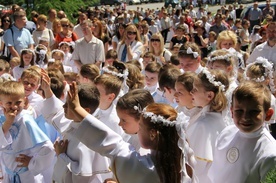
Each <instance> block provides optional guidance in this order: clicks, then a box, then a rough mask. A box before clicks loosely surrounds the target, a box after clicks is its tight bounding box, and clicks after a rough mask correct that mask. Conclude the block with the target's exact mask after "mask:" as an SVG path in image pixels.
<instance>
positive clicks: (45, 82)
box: [40, 69, 51, 92]
mask: <svg viewBox="0 0 276 183" xmlns="http://www.w3.org/2000/svg"><path fill="white" fill-rule="evenodd" d="M50 81H51V79H50V77H49V76H48V74H47V72H46V71H45V70H44V69H41V84H40V88H41V89H42V90H43V91H44V92H45V91H47V90H51V87H50Z"/></svg>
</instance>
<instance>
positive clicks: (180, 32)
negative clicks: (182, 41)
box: [175, 29, 184, 36]
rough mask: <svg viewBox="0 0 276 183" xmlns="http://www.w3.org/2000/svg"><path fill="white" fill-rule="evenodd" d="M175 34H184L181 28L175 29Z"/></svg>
mask: <svg viewBox="0 0 276 183" xmlns="http://www.w3.org/2000/svg"><path fill="white" fill-rule="evenodd" d="M175 34H176V35H177V36H183V35H184V31H183V30H182V29H176V30H175Z"/></svg>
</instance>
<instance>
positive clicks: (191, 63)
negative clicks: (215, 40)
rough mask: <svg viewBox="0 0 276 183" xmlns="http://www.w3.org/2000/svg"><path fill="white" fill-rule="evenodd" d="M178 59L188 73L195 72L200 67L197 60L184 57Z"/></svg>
mask: <svg viewBox="0 0 276 183" xmlns="http://www.w3.org/2000/svg"><path fill="white" fill-rule="evenodd" d="M178 59H179V63H180V66H181V68H182V69H183V70H184V71H186V72H187V71H191V72H195V71H196V70H197V69H198V67H199V65H200V63H199V61H198V60H197V59H192V58H183V57H179V58H178Z"/></svg>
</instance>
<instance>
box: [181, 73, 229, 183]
mask: <svg viewBox="0 0 276 183" xmlns="http://www.w3.org/2000/svg"><path fill="white" fill-rule="evenodd" d="M227 86H228V77H227V75H226V74H225V73H224V72H222V71H219V70H211V71H209V70H208V69H207V68H203V70H202V72H201V73H200V74H199V75H197V76H196V77H195V78H194V83H193V90H192V92H191V94H192V101H193V105H194V106H198V107H202V110H201V111H200V112H199V113H197V114H196V115H195V116H194V117H193V120H190V121H189V126H188V127H187V131H186V133H187V140H188V142H189V143H190V146H191V148H192V149H193V150H194V153H195V157H196V159H197V164H196V166H195V174H196V175H197V177H198V179H199V182H204V183H209V182H210V180H209V178H208V177H207V172H208V167H209V166H210V165H211V162H212V161H213V153H214V148H215V141H216V138H217V136H218V134H219V133H220V132H221V131H222V130H223V129H224V127H225V126H226V125H225V123H224V121H223V116H222V114H221V112H222V111H223V110H224V109H225V108H226V106H227V99H226V97H225V95H224V93H223V91H225V90H226V89H227V88H226V87H227Z"/></svg>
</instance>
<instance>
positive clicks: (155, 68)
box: [145, 62, 161, 73]
mask: <svg viewBox="0 0 276 183" xmlns="http://www.w3.org/2000/svg"><path fill="white" fill-rule="evenodd" d="M160 69H161V65H160V64H159V63H157V62H150V63H149V64H148V65H147V66H146V68H145V71H148V72H150V73H159V71H160Z"/></svg>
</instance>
